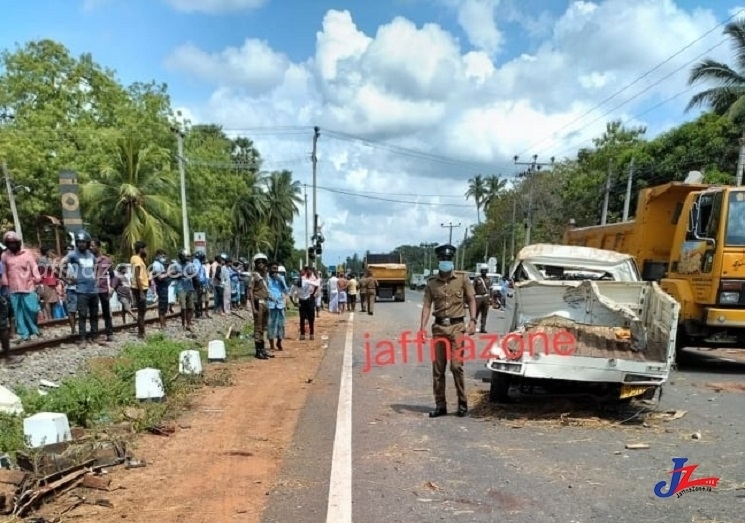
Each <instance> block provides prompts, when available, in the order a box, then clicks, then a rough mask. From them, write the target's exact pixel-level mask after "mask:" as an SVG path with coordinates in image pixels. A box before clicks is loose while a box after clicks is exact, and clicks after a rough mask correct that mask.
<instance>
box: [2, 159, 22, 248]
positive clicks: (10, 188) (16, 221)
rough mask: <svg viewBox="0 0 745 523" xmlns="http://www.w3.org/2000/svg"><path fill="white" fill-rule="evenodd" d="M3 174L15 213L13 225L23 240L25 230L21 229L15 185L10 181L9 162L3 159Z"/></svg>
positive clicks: (9, 200)
mask: <svg viewBox="0 0 745 523" xmlns="http://www.w3.org/2000/svg"><path fill="white" fill-rule="evenodd" d="M3 176H4V177H5V187H7V189H8V202H10V212H11V213H12V214H13V227H14V228H15V231H16V234H18V236H20V237H21V240H23V231H21V220H20V219H19V218H18V209H17V208H16V197H15V194H14V192H13V185H12V184H11V183H10V175H9V174H8V164H7V163H5V160H3Z"/></svg>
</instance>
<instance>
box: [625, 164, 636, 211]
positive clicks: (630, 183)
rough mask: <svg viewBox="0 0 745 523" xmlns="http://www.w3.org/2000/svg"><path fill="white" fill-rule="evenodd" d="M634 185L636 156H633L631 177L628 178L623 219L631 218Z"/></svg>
mask: <svg viewBox="0 0 745 523" xmlns="http://www.w3.org/2000/svg"><path fill="white" fill-rule="evenodd" d="M633 185H634V157H633V156H632V157H631V164H630V165H629V179H628V180H626V197H625V198H624V199H623V221H626V220H628V219H629V206H630V205H631V187H632V186H633Z"/></svg>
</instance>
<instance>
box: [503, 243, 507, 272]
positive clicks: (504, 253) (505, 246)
mask: <svg viewBox="0 0 745 523" xmlns="http://www.w3.org/2000/svg"><path fill="white" fill-rule="evenodd" d="M505 258H507V238H505V237H504V236H502V276H504V274H505V272H504V271H505V263H504V262H505Z"/></svg>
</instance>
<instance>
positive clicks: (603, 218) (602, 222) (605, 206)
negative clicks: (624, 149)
mask: <svg viewBox="0 0 745 523" xmlns="http://www.w3.org/2000/svg"><path fill="white" fill-rule="evenodd" d="M611 165H612V164H611V161H610V160H608V175H607V176H606V177H605V197H604V198H603V214H602V216H601V217H600V225H605V223H606V222H607V221H608V200H609V199H610V187H611V183H610V182H611V173H612V170H611Z"/></svg>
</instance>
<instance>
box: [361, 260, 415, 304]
mask: <svg viewBox="0 0 745 523" xmlns="http://www.w3.org/2000/svg"><path fill="white" fill-rule="evenodd" d="M365 269H366V270H369V271H370V275H371V276H373V277H374V278H375V279H376V280H378V292H377V294H376V296H375V301H378V300H379V299H384V300H390V299H393V300H394V301H406V275H407V274H408V271H407V269H406V264H405V263H404V261H403V259H402V258H401V254H400V253H398V252H394V253H389V254H370V252H368V253H367V254H366V255H365Z"/></svg>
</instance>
